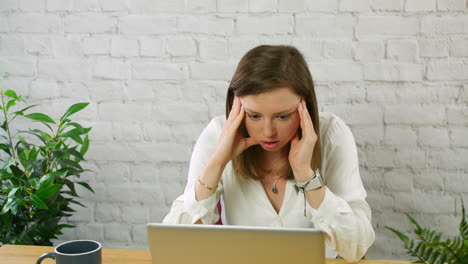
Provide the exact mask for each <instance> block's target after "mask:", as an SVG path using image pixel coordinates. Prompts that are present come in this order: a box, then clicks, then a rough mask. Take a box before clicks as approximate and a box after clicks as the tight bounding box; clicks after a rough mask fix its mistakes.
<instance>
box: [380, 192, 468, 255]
mask: <svg viewBox="0 0 468 264" xmlns="http://www.w3.org/2000/svg"><path fill="white" fill-rule="evenodd" d="M461 204H462V219H461V222H460V225H459V230H460V236H458V237H454V238H452V239H450V238H447V239H443V238H442V234H441V233H438V232H436V231H434V230H431V229H429V228H424V227H421V225H419V224H418V222H416V220H415V219H414V218H413V217H411V216H410V215H409V214H406V216H407V217H408V219H409V221H410V222H411V223H412V224H413V226H414V233H415V234H416V236H417V239H412V238H410V237H408V236H407V235H405V234H403V233H402V232H400V231H398V230H395V229H393V228H391V227H388V226H386V228H387V229H389V230H391V231H392V232H393V233H395V234H396V235H397V236H398V237H399V238H400V239H401V241H403V243H404V247H405V249H406V251H407V253H408V254H409V255H411V256H413V257H416V258H417V261H415V263H438V264H444V263H448V264H468V222H467V220H466V218H465V206H464V205H463V200H462V201H461Z"/></svg>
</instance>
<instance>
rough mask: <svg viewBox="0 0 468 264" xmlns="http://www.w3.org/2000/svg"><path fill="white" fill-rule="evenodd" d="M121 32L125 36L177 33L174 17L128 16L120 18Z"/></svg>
mask: <svg viewBox="0 0 468 264" xmlns="http://www.w3.org/2000/svg"><path fill="white" fill-rule="evenodd" d="M119 22H120V23H119V31H120V32H121V33H123V34H128V35H133V34H138V35H152V34H171V33H176V26H177V22H176V18H175V17H173V16H162V15H161V16H143V15H128V16H123V17H120V18H119Z"/></svg>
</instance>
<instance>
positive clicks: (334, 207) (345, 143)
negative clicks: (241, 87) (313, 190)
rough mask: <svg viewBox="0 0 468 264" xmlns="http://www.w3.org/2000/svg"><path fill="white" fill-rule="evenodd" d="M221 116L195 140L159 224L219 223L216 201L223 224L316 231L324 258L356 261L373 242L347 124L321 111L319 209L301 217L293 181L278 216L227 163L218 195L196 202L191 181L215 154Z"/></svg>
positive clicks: (254, 186)
mask: <svg viewBox="0 0 468 264" xmlns="http://www.w3.org/2000/svg"><path fill="white" fill-rule="evenodd" d="M225 121H226V117H225V116H224V115H223V116H218V117H216V118H214V119H212V120H211V122H210V123H209V124H208V126H207V127H206V128H205V129H204V130H203V132H202V133H201V135H200V137H199V138H198V140H197V142H196V144H195V147H194V150H193V153H192V158H191V161H190V168H189V173H188V180H187V186H186V187H185V191H184V194H182V195H181V196H179V197H178V198H177V199H176V200H175V201H174V203H173V204H172V207H171V210H170V212H169V214H168V215H167V216H166V217H165V218H164V220H163V223H168V224H193V223H195V222H196V221H198V220H199V219H201V220H202V222H203V224H214V223H216V222H217V221H218V220H219V217H220V216H219V212H218V208H217V203H218V201H219V200H220V199H221V204H222V208H223V209H222V215H221V219H222V221H223V224H227V225H243V226H268V227H300V228H319V229H321V230H323V231H324V232H326V233H327V234H328V235H329V236H330V238H331V239H326V245H327V252H326V256H327V257H336V254H337V253H338V254H339V255H340V256H341V257H343V258H344V259H345V260H347V261H348V262H356V261H358V260H359V259H361V257H362V256H363V255H364V254H365V253H366V251H367V249H368V248H369V247H370V246H371V245H372V243H373V242H374V239H375V234H374V230H373V229H372V225H371V210H370V207H369V204H367V202H366V200H365V198H366V196H367V193H366V190H365V189H364V186H363V185H362V181H361V177H360V175H359V163H358V157H357V150H356V143H355V141H354V137H353V135H352V133H351V131H350V129H349V128H348V126H346V124H345V123H344V122H343V121H342V120H341V119H340V118H338V117H337V116H336V115H334V114H332V113H326V112H322V113H320V136H321V137H320V140H321V146H322V170H321V174H322V176H323V178H324V181H325V184H326V194H325V198H324V200H323V202H322V204H321V206H320V208H319V209H318V210H315V209H313V208H312V207H310V206H309V204H307V217H304V196H303V194H302V193H301V192H298V191H296V188H295V187H294V183H293V181H292V180H289V181H288V182H287V184H286V190H285V194H284V200H283V203H282V205H281V209H280V211H279V213H277V212H276V211H275V209H274V208H273V206H272V204H271V202H270V200H269V199H268V197H267V195H266V193H265V190H264V189H263V186H262V184H261V183H260V182H259V181H255V180H253V179H246V178H245V177H236V176H235V175H234V172H233V170H232V163H231V162H229V163H228V164H227V165H226V167H225V169H224V171H223V173H222V176H221V180H220V182H219V185H218V188H217V191H216V193H215V195H212V196H210V197H208V198H206V199H204V200H201V201H197V200H196V199H195V188H194V186H195V182H196V181H197V179H198V177H199V176H200V175H201V174H202V173H203V171H204V169H205V166H206V164H207V162H208V160H209V159H210V157H211V155H212V154H213V153H214V151H215V148H216V145H217V142H218V138H219V136H220V135H221V131H222V127H223V124H224V122H225Z"/></svg>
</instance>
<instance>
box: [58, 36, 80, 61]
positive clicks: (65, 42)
mask: <svg viewBox="0 0 468 264" xmlns="http://www.w3.org/2000/svg"><path fill="white" fill-rule="evenodd" d="M51 39H52V48H53V52H54V55H55V57H82V56H83V45H82V41H81V39H80V38H76V37H52V38H51Z"/></svg>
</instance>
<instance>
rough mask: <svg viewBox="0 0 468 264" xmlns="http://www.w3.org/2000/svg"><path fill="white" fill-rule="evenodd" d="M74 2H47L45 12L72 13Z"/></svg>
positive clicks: (54, 0)
mask: <svg viewBox="0 0 468 264" xmlns="http://www.w3.org/2000/svg"><path fill="white" fill-rule="evenodd" d="M73 2H74V0H47V11H49V12H54V11H72V10H73Z"/></svg>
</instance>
